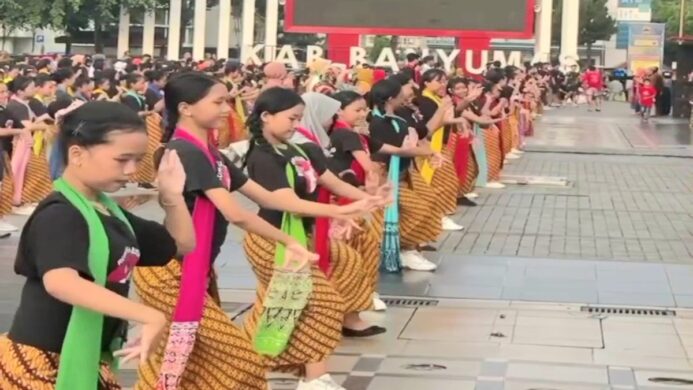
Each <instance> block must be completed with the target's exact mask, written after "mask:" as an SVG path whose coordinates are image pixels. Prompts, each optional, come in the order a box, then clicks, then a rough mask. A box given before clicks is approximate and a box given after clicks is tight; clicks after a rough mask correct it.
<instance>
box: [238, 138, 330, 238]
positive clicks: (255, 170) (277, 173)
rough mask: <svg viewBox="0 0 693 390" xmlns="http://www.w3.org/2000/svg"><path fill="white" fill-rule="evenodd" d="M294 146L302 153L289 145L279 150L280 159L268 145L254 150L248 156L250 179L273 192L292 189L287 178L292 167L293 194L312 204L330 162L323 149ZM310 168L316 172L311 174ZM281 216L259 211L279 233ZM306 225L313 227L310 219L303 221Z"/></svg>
mask: <svg viewBox="0 0 693 390" xmlns="http://www.w3.org/2000/svg"><path fill="white" fill-rule="evenodd" d="M295 146H296V148H300V149H301V150H302V151H303V153H301V152H300V151H298V150H296V148H294V147H292V146H289V145H280V146H278V147H277V148H278V150H280V151H281V153H282V154H281V155H280V154H279V153H277V152H276V151H275V150H274V149H273V148H272V146H271V145H269V144H260V145H256V146H254V147H253V150H252V152H251V153H250V155H249V156H248V161H247V164H248V176H249V177H250V178H251V179H253V180H254V181H255V182H257V183H258V184H260V185H261V186H263V187H265V188H266V189H267V190H268V191H270V192H273V191H277V190H280V189H282V188H291V186H290V185H289V181H288V179H287V177H286V164H287V163H290V164H291V165H293V167H294V173H295V176H294V178H295V182H294V192H295V193H296V195H297V196H298V197H299V198H301V199H305V200H310V201H313V200H315V195H316V193H317V192H316V191H315V189H316V186H317V179H318V178H319V177H320V176H322V174H323V173H325V171H326V170H327V159H326V158H325V155H324V154H323V152H322V150H321V149H320V147H319V146H317V145H315V144H309V143H306V144H301V145H295ZM304 154H305V156H304ZM306 156H307V157H308V159H306ZM309 164H310V165H309ZM310 167H312V169H313V171H314V172H311V171H310ZM313 175H315V176H313ZM282 215H283V212H282V211H277V210H271V209H265V208H260V211H259V212H258V216H260V218H262V219H264V220H265V221H267V222H269V223H271V224H272V225H274V227H276V228H278V229H279V228H281V225H282ZM303 221H304V223H306V224H307V225H310V223H311V219H310V218H304V219H303ZM308 227H309V226H307V228H308Z"/></svg>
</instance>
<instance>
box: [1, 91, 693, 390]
mask: <svg viewBox="0 0 693 390" xmlns="http://www.w3.org/2000/svg"><path fill="white" fill-rule="evenodd" d="M504 175H505V176H504V180H505V181H506V182H507V183H509V185H508V187H507V188H505V189H503V190H488V189H484V190H480V191H478V192H479V194H480V197H479V199H478V203H479V205H478V207H475V208H467V209H460V210H459V212H458V213H457V214H456V215H455V216H454V218H453V219H454V220H455V221H456V222H458V223H460V224H462V225H464V226H465V227H466V228H465V230H464V231H462V232H454V233H447V234H445V235H444V236H442V237H441V239H440V241H439V242H438V243H436V247H437V251H435V252H426V257H428V258H429V259H430V260H432V261H435V262H436V263H438V264H439V268H438V270H437V271H436V272H435V273H433V274H429V273H421V272H405V273H403V274H402V275H383V276H382V278H381V286H380V289H381V294H382V295H383V296H384V297H386V298H388V299H387V301H388V303H390V308H389V309H388V311H387V312H386V313H369V314H368V319H369V320H371V321H374V322H379V323H383V324H385V326H386V327H387V328H388V332H387V333H386V334H385V335H381V336H377V337H374V338H372V339H368V340H355V341H354V340H346V341H345V342H344V344H343V346H342V347H341V348H340V349H339V350H338V354H337V355H336V356H334V358H333V359H332V361H331V362H330V367H331V371H332V372H333V374H334V377H335V378H337V379H339V381H341V382H343V383H344V385H345V387H347V388H349V389H350V390H365V389H375V390H389V389H398V390H410V389H411V390H415V389H422V388H427V389H431V390H448V389H450V390H465V389H470V390H472V389H476V390H501V389H505V390H529V389H555V390H580V389H594V390H598V389H604V390H605V389H667V388H688V387H690V386H691V385H692V384H693V136H692V133H691V130H689V127H688V123H687V122H686V123H684V122H683V121H677V120H673V119H668V118H662V119H653V120H651V121H650V123H642V122H641V121H640V119H639V118H638V117H636V116H634V115H632V114H631V113H630V112H629V110H628V107H627V106H626V105H625V104H622V103H608V104H607V105H606V106H605V109H604V111H603V112H601V113H587V112H586V109H585V108H584V107H578V108H573V107H569V108H561V109H555V110H551V111H548V112H546V113H545V115H544V117H542V118H541V119H540V120H539V124H538V129H537V131H536V136H535V137H534V138H532V139H531V140H530V141H529V146H528V148H527V153H525V154H524V155H523V157H522V158H521V159H519V160H513V161H512V162H511V163H510V165H509V166H507V168H506V169H504ZM512 183H515V184H512ZM249 207H250V206H249ZM135 211H136V213H137V214H139V215H142V216H146V217H150V218H161V215H162V213H161V211H160V210H159V209H158V206H157V205H156V203H155V202H149V203H147V204H145V205H143V206H141V207H139V208H138V209H136V210H135ZM21 218H25V217H12V218H11V222H12V223H16V224H18V225H21V224H22V222H23V221H22V219H21ZM231 231H232V234H230V235H229V238H228V240H227V242H226V244H225V246H224V250H223V252H222V255H221V257H220V259H219V261H218V266H219V277H220V279H219V284H220V288H221V289H222V290H221V292H222V299H223V301H224V307H225V308H226V310H227V311H228V312H229V315H231V316H235V317H237V318H238V320H239V321H240V320H241V319H242V315H243V312H244V310H245V309H247V307H248V305H249V304H250V302H252V300H253V299H254V288H255V279H254V276H253V274H252V272H251V271H250V268H249V266H248V264H247V261H246V260H245V258H244V255H243V252H242V250H241V247H240V245H239V242H240V240H241V235H240V233H239V232H238V231H236V230H231ZM17 241H18V236H17V235H13V236H12V237H10V238H9V239H6V240H2V241H0V272H1V273H0V275H2V276H1V277H0V332H2V331H6V330H7V329H8V327H9V325H10V323H11V320H12V315H13V312H14V310H15V308H16V306H17V303H18V297H19V294H20V289H21V284H22V280H21V279H20V278H18V277H16V276H14V272H13V270H12V264H13V261H14V254H15V251H16V245H17ZM602 306H608V307H613V308H614V309H616V310H624V311H623V312H618V313H613V312H609V311H608V310H595V309H594V308H595V307H602ZM590 307H591V308H592V309H593V310H589V308H590ZM639 308H647V309H648V310H626V309H639ZM134 368H135V367H126V368H125V369H124V370H123V371H122V372H121V375H122V379H123V382H124V383H125V385H126V386H131V385H132V384H133V383H134V380H135V377H136V375H135V371H134ZM295 386H296V382H295V381H294V380H293V379H291V378H288V377H283V376H273V377H272V388H273V389H275V390H276V389H292V388H295Z"/></svg>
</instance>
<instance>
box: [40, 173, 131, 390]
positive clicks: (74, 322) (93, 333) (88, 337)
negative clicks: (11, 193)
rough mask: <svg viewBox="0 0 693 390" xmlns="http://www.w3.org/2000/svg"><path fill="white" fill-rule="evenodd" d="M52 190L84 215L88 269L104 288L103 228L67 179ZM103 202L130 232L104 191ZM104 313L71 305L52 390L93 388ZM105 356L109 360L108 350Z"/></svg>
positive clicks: (118, 343)
mask: <svg viewBox="0 0 693 390" xmlns="http://www.w3.org/2000/svg"><path fill="white" fill-rule="evenodd" d="M53 186H54V187H55V190H56V191H57V192H59V193H61V194H62V195H63V196H64V197H65V198H66V199H67V201H68V202H70V204H72V205H73V206H74V207H75V208H76V209H77V210H78V211H79V212H80V214H82V217H84V220H85V221H86V222H87V227H88V229H89V237H85V238H86V239H88V240H89V271H90V272H91V275H92V277H93V278H94V283H96V284H97V285H99V286H102V287H104V286H105V285H106V278H107V276H108V262H109V256H110V253H109V246H108V245H109V243H108V236H107V235H106V229H105V228H104V226H103V223H102V222H101V219H100V218H99V214H98V212H97V211H96V209H95V208H94V205H93V204H92V202H91V201H89V199H87V198H86V197H85V196H84V195H83V194H82V193H80V192H79V191H78V190H77V189H75V188H74V187H72V186H71V185H70V184H69V183H68V182H67V181H65V180H64V179H62V178H60V179H58V180H56V181H55V182H54V183H53ZM99 202H101V204H103V205H104V206H105V207H106V208H107V209H108V211H109V212H110V213H111V215H112V216H115V217H117V218H118V219H119V220H121V221H122V222H123V223H125V225H127V226H128V228H129V229H130V231H133V230H132V226H131V225H130V222H129V221H128V220H127V218H125V214H123V211H122V210H121V209H120V207H119V206H118V205H117V204H116V203H115V202H114V201H113V200H112V199H111V198H109V197H107V196H106V195H104V194H100V195H99ZM103 322H104V315H103V314H101V313H97V312H94V311H91V310H88V309H85V308H82V307H79V306H74V307H73V308H72V314H71V315H70V322H69V323H68V326H67V332H66V334H65V340H64V341H63V346H62V348H61V350H60V363H59V366H58V379H57V383H56V386H55V389H56V390H95V389H96V388H97V386H98V382H99V373H100V371H101V367H100V365H101V360H102V356H101V344H102V333H103ZM121 345H122V340H114V342H113V344H112V348H113V349H117V348H120V346H121ZM107 355H108V356H106V357H105V358H106V359H107V360H108V359H112V355H111V354H110V353H108V354H107Z"/></svg>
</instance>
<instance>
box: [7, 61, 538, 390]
mask: <svg viewBox="0 0 693 390" xmlns="http://www.w3.org/2000/svg"><path fill="white" fill-rule="evenodd" d="M3 78H4V82H3V83H0V125H2V126H0V127H1V129H0V137H2V139H3V142H2V154H3V157H4V158H3V161H4V166H3V167H2V168H3V169H2V172H3V180H2V188H1V189H0V194H1V196H0V214H2V215H7V214H8V213H11V212H13V210H14V212H21V213H26V214H30V217H29V220H28V222H27V223H26V225H25V226H24V228H23V230H22V233H21V237H20V243H19V247H18V251H17V257H16V263H15V270H16V272H17V273H18V274H20V275H22V276H24V277H25V278H26V282H25V285H24V288H23V291H22V296H21V302H20V305H19V308H18V310H17V312H16V314H15V317H14V322H13V324H12V327H11V329H10V331H9V333H8V334H7V335H4V336H1V337H0V388H2V389H3V390H14V389H18V390H19V389H22V390H23V389H58V390H67V389H70V390H93V389H95V388H98V389H109V390H112V389H119V388H120V387H119V385H118V384H117V380H116V378H115V375H114V371H112V368H111V365H112V363H113V362H114V361H115V360H117V359H116V357H120V358H122V361H127V360H132V359H138V360H139V371H138V381H137V384H136V386H135V388H136V389H139V390H144V389H176V388H178V389H207V390H218V389H243V390H252V389H267V388H268V384H267V380H266V374H267V373H268V372H272V371H280V372H288V373H294V374H296V375H297V376H299V377H300V378H301V379H300V382H299V385H298V389H301V390H312V389H343V387H341V386H340V385H339V384H337V383H336V382H335V381H334V379H333V378H332V377H331V376H330V375H329V373H328V370H327V361H328V359H329V357H330V355H331V354H333V353H334V351H335V349H336V348H337V347H338V346H339V344H340V342H341V340H342V338H343V337H356V338H359V337H372V336H376V335H378V334H382V333H384V332H386V329H384V328H382V327H379V326H375V325H373V324H370V323H368V322H366V321H365V320H364V319H362V318H361V316H360V313H362V312H364V311H369V310H381V311H382V310H386V309H387V307H386V305H385V303H384V302H383V301H382V300H381V299H380V298H379V296H378V294H377V285H378V278H379V274H380V272H403V269H406V270H407V271H404V272H412V271H424V272H426V271H434V270H435V269H436V264H435V263H433V262H431V261H429V260H428V259H426V257H424V255H423V252H424V251H426V250H435V248H432V247H431V246H432V244H434V243H435V242H436V240H437V239H438V238H439V236H440V235H441V233H442V231H444V230H447V231H455V230H457V231H459V230H462V229H463V227H462V226H460V225H458V224H457V223H455V221H454V220H453V219H452V218H451V217H452V216H453V215H454V214H455V213H457V212H458V211H459V210H460V207H474V206H475V205H476V204H475V203H474V201H473V199H474V198H476V197H477V196H478V195H477V194H476V193H475V188H488V189H492V190H497V189H502V188H503V187H504V184H502V183H501V180H500V179H501V176H500V175H501V171H502V169H503V167H504V165H505V164H508V163H511V161H512V160H514V159H517V158H520V157H521V155H522V153H523V152H522V149H523V146H524V140H525V137H527V136H530V135H532V133H533V123H534V120H535V117H536V116H537V115H541V112H542V109H543V104H542V97H544V96H546V93H547V90H548V89H550V85H549V84H548V83H547V82H546V80H545V79H544V78H543V76H542V75H541V74H540V73H539V71H538V69H537V67H529V68H517V67H512V66H508V67H505V68H496V69H489V70H488V71H487V72H486V73H485V75H484V78H483V79H474V78H466V77H460V75H448V74H446V72H444V71H443V70H441V69H437V68H431V69H426V68H425V67H424V68H422V62H421V60H420V59H418V58H416V57H410V58H409V61H408V63H407V65H406V66H405V67H404V68H403V69H402V70H401V71H399V72H397V73H393V74H389V73H388V72H386V71H385V70H382V69H374V68H371V67H357V68H353V69H347V68H346V67H343V66H337V65H335V64H331V63H330V62H329V61H326V60H316V61H315V62H313V63H311V64H309V66H308V71H307V72H296V73H294V72H290V71H288V70H287V69H286V68H285V66H284V65H282V64H279V63H268V64H264V65H252V64H250V65H241V64H238V63H234V62H228V63H226V62H223V61H213V60H210V61H203V62H199V63H193V62H191V61H176V62H159V61H153V60H151V58H143V59H136V60H132V59H128V60H126V61H119V62H117V63H115V64H113V66H109V64H108V63H107V61H104V60H101V59H90V58H85V57H82V56H73V57H71V58H64V59H61V60H59V61H55V60H53V59H41V60H39V61H37V62H36V63H34V64H20V65H10V66H9V69H7V71H6V72H5V73H4V75H3ZM239 142H247V144H248V148H247V150H246V151H244V153H243V154H244V155H243V156H242V158H241V159H240V160H239V161H235V162H234V161H231V160H230V159H229V158H228V157H227V156H226V154H225V153H222V152H221V151H223V150H225V149H228V148H229V147H233V145H236V144H238V143H239ZM54 180H55V182H54V183H53V181H54ZM52 183H53V184H52ZM127 183H137V184H138V185H140V186H142V187H145V188H156V189H157V190H158V194H159V204H160V206H161V207H162V208H163V210H164V211H165V219H164V221H163V223H157V222H152V221H147V220H144V219H142V218H140V217H137V216H135V215H133V214H132V213H130V212H129V211H128V210H127V209H128V207H121V206H119V205H118V204H117V203H116V202H115V201H113V200H112V199H111V198H109V197H108V196H107V195H106V193H111V192H115V191H117V190H119V189H121V188H122V187H123V186H125V185H126V184H127ZM236 191H238V192H240V193H242V194H243V195H245V196H246V197H247V198H249V199H251V200H252V201H253V202H255V203H257V205H258V206H259V212H257V213H253V212H250V211H247V210H244V209H243V208H242V207H241V206H240V205H239V203H238V201H237V199H236V197H235V195H234V194H232V193H233V192H236ZM229 223H232V224H234V225H236V226H238V227H240V228H241V229H243V230H245V231H246V235H245V238H244V241H243V245H244V250H245V254H246V258H247V261H248V262H249V263H250V265H251V267H252V270H253V272H254V274H255V277H256V278H257V299H256V301H255V304H254V306H253V308H252V310H251V311H250V312H249V313H248V314H247V316H246V317H245V319H244V323H243V324H242V325H241V326H239V325H237V324H235V323H234V322H232V321H231V319H230V318H229V317H228V316H227V314H225V313H224V311H223V309H222V307H221V302H220V298H219V294H218V291H217V288H216V283H215V278H216V277H215V273H214V262H215V259H216V258H217V257H218V256H219V255H220V252H221V246H222V244H223V243H224V241H225V239H226V234H227V226H228V224H229ZM10 230H12V227H11V226H3V231H4V232H8V231H10ZM131 277H132V280H133V281H134V287H135V290H136V292H137V294H138V296H139V300H138V301H133V300H130V299H129V298H128V290H129V282H130V279H131ZM128 321H130V322H135V323H139V324H141V325H142V328H141V330H140V332H139V337H138V338H137V339H136V340H131V341H130V342H129V343H127V344H124V341H125V339H126V336H127V335H128V326H127V322H128Z"/></svg>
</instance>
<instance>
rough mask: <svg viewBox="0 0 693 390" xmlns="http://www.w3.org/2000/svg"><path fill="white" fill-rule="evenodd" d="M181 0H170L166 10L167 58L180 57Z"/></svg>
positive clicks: (176, 58) (175, 58)
mask: <svg viewBox="0 0 693 390" xmlns="http://www.w3.org/2000/svg"><path fill="white" fill-rule="evenodd" d="M182 7H183V5H182V0H171V2H170V3H169V10H168V45H167V46H168V53H166V58H168V59H169V60H178V59H180V19H181V8H182Z"/></svg>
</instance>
